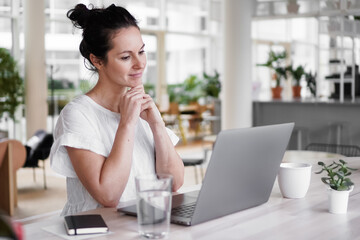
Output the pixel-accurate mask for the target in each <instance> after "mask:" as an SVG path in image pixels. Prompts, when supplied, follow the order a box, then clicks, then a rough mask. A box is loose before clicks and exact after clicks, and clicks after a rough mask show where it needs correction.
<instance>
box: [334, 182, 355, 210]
mask: <svg viewBox="0 0 360 240" xmlns="http://www.w3.org/2000/svg"><path fill="white" fill-rule="evenodd" d="M353 189H354V187H353V186H352V187H351V189H350V190H348V191H337V190H334V189H332V188H328V202H329V212H331V213H335V214H342V213H346V212H347V208H348V202H349V193H350V192H351V191H352V190H353Z"/></svg>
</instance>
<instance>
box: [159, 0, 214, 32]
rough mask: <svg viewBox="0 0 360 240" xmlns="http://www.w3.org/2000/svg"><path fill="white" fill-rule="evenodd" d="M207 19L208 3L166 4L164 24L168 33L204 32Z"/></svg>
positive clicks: (172, 1) (172, 0)
mask: <svg viewBox="0 0 360 240" xmlns="http://www.w3.org/2000/svg"><path fill="white" fill-rule="evenodd" d="M208 17H209V1H201V0H181V1H179V0H169V1H167V2H166V23H167V29H168V30H170V31H184V32H196V33H198V32H205V31H207V30H208V28H209V26H207V23H208Z"/></svg>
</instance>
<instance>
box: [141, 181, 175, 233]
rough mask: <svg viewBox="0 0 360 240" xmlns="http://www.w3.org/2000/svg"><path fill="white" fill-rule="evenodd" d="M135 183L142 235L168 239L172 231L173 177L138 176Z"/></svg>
mask: <svg viewBox="0 0 360 240" xmlns="http://www.w3.org/2000/svg"><path fill="white" fill-rule="evenodd" d="M135 183H136V192H137V204H136V206H137V219H138V227H139V233H140V235H141V236H142V237H145V238H152V239H154V238H155V239H159V238H164V237H167V235H168V234H169V230H170V214H171V199H172V198H171V189H172V176H171V175H168V174H152V175H144V176H137V177H136V178H135Z"/></svg>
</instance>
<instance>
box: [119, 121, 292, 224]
mask: <svg viewBox="0 0 360 240" xmlns="http://www.w3.org/2000/svg"><path fill="white" fill-rule="evenodd" d="M293 127H294V123H285V124H277V125H268V126H261V127H253V128H241V129H231V130H224V131H221V132H220V133H219V134H218V136H217V138H216V142H215V145H214V149H213V152H212V155H211V158H210V162H209V165H208V168H207V170H206V175H205V177H204V180H203V184H202V187H201V189H200V191H194V192H189V193H184V194H178V195H173V202H172V212H171V222H172V223H175V224H181V225H187V226H190V225H195V224H199V223H202V222H205V221H209V220H212V219H215V218H219V217H222V216H225V215H228V214H231V213H234V212H238V211H241V210H244V209H247V208H252V207H255V206H258V205H260V204H263V203H265V202H267V201H268V200H269V197H270V194H271V191H272V188H273V185H274V182H275V178H276V175H277V173H278V170H279V167H280V163H281V161H282V158H283V156H284V153H285V150H286V148H287V145H288V142H289V139H290V136H291V133H292V130H293ZM118 211H120V212H124V213H126V214H129V215H136V206H135V205H132V206H129V207H125V208H119V209H118Z"/></svg>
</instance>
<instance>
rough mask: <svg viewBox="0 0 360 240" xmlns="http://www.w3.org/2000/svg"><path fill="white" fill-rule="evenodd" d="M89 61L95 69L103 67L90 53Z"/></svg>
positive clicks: (99, 60)
mask: <svg viewBox="0 0 360 240" xmlns="http://www.w3.org/2000/svg"><path fill="white" fill-rule="evenodd" d="M90 61H91V63H92V64H93V65H94V66H95V67H96V69H100V68H101V67H102V66H103V63H102V61H101V59H99V58H98V57H96V56H95V55H94V54H92V53H90Z"/></svg>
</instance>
